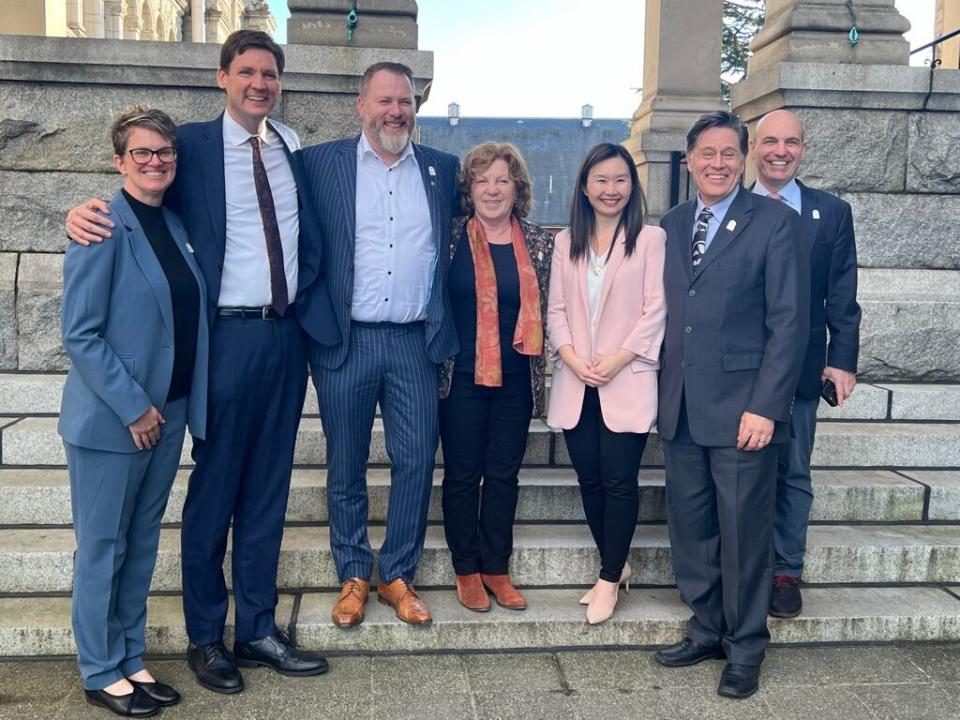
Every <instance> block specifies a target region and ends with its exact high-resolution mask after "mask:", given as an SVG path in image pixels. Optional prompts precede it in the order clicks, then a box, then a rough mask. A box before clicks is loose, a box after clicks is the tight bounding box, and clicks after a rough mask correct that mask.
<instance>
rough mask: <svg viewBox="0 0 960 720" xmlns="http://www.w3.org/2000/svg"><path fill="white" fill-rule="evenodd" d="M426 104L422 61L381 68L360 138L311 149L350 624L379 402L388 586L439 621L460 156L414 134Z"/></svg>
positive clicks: (323, 358) (417, 619) (369, 86)
mask: <svg viewBox="0 0 960 720" xmlns="http://www.w3.org/2000/svg"><path fill="white" fill-rule="evenodd" d="M414 103H415V101H414V81H413V74H412V72H411V71H410V68H408V67H406V66H405V65H401V64H399V63H387V62H385V63H377V64H376V65H372V66H371V67H369V68H367V70H366V72H364V74H363V78H362V80H361V88H360V95H359V97H358V99H357V111H358V113H359V115H360V119H361V121H362V124H363V130H362V132H361V134H360V135H359V136H356V137H352V138H348V139H344V140H337V141H334V142H329V143H324V144H321V145H314V146H312V147H308V148H306V149H304V150H303V160H304V165H305V171H306V176H307V185H308V187H307V192H308V194H310V195H311V196H312V199H313V201H314V206H315V208H316V210H317V213H318V215H319V218H320V220H319V222H320V227H321V230H322V232H323V235H324V240H325V248H326V251H325V253H324V255H323V259H322V266H321V267H320V269H319V273H320V276H321V277H325V279H326V282H327V284H328V286H329V290H330V297H331V300H332V303H333V308H334V315H335V317H336V319H337V324H338V327H339V330H340V337H341V338H342V341H341V342H340V343H338V344H336V345H323V344H320V343H314V345H313V347H312V349H311V351H310V367H311V371H312V374H313V381H314V385H315V386H316V389H317V396H318V398H319V401H320V417H321V420H322V422H323V431H324V435H325V436H326V439H327V460H328V463H329V471H328V478H327V501H328V506H329V511H330V546H331V550H332V552H333V557H334V561H335V562H336V566H337V574H338V576H339V581H340V583H341V584H342V591H341V595H340V599H339V600H338V602H337V604H336V605H335V606H334V608H333V621H334V623H335V624H337V625H339V626H341V627H349V626H351V625H357V624H359V623H361V622H362V621H363V617H364V608H365V605H366V600H367V595H368V593H369V590H370V577H371V574H372V571H373V553H372V550H371V548H370V541H369V539H368V536H367V510H368V500H367V487H366V463H367V457H368V454H369V449H370V436H371V432H372V428H373V422H374V415H375V412H376V406H377V405H378V404H379V405H380V410H381V415H382V418H383V429H384V435H385V438H386V449H387V454H388V455H389V457H390V462H391V483H390V497H389V508H388V514H387V528H386V537H385V539H384V542H383V545H382V546H381V548H380V555H379V563H378V565H379V567H378V575H379V584H378V588H377V592H378V596H379V600H380V601H381V602H383V603H386V604H389V605H391V606H392V607H393V608H394V609H395V610H396V613H397V617H399V618H400V619H401V620H403V621H405V622H408V623H413V624H423V623H429V622H430V621H431V616H430V611H429V610H428V609H427V607H426V605H425V604H424V603H423V601H422V599H421V598H420V597H419V596H418V595H417V594H416V591H415V590H414V588H413V585H412V582H413V577H414V574H415V572H416V567H417V562H418V561H419V559H420V554H421V552H422V551H423V542H424V535H425V533H426V520H427V507H428V503H429V500H430V491H431V487H432V481H433V465H434V458H435V455H436V450H437V441H438V427H437V365H438V363H440V362H442V361H443V360H444V359H446V358H448V357H450V356H452V355H454V354H456V352H457V351H458V347H457V339H456V332H455V330H454V327H453V323H452V319H451V312H450V307H449V300H448V299H447V292H446V287H445V286H446V275H447V265H448V258H449V243H450V237H451V219H452V217H453V216H454V215H455V214H456V211H457V208H458V206H459V203H458V195H457V189H456V188H457V185H456V180H457V172H458V169H459V161H458V160H457V158H456V157H454V156H453V155H449V154H447V153H443V152H440V151H438V150H434V149H432V148H428V147H424V146H420V145H416V144H414V143H412V142H411V135H412V133H413V129H414V127H415V123H416V118H415V104H414Z"/></svg>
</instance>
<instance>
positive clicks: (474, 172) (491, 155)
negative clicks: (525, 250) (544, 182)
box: [458, 142, 533, 218]
mask: <svg viewBox="0 0 960 720" xmlns="http://www.w3.org/2000/svg"><path fill="white" fill-rule="evenodd" d="M497 160H503V161H504V162H505V163H507V168H508V169H509V172H510V179H511V180H513V182H514V184H515V185H516V186H517V194H516V196H515V197H514V199H513V214H514V215H516V216H517V217H522V218H523V217H526V216H527V215H529V214H530V211H531V210H532V209H533V183H532V182H531V181H530V173H528V172H527V164H526V163H525V162H524V161H523V155H521V154H520V150H518V149H517V147H516V145H512V144H510V143H497V142H485V143H483V144H482V145H477V146H476V147H474V148H471V149H470V150H469V151H468V152H467V155H466V157H464V158H463V165H462V166H461V167H460V177H459V178H458V183H459V185H460V205H461V207H462V208H463V212H464V214H466V215H467V216H470V215H473V213H474V210H475V208H474V207H473V199H472V198H471V197H470V187H471V186H472V185H473V181H474V180H476V179H477V176H478V175H480V173H483V172H486V171H487V170H488V169H489V168H490V166H491V165H493V163H494V162H496V161H497Z"/></svg>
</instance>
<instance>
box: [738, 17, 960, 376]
mask: <svg viewBox="0 0 960 720" xmlns="http://www.w3.org/2000/svg"><path fill="white" fill-rule="evenodd" d="M853 7H854V11H855V13H856V16H857V27H858V28H859V29H860V36H859V39H858V42H857V45H856V46H852V45H851V44H850V41H849V39H848V35H847V31H848V30H849V24H848V23H849V19H848V18H847V16H846V9H845V3H843V2H839V0H838V1H837V2H825V1H824V0H768V2H767V12H768V15H767V23H768V24H767V26H765V27H764V29H763V30H761V32H760V33H759V34H758V35H757V38H756V39H755V41H754V45H753V49H754V51H755V54H754V56H753V57H752V58H751V59H750V62H749V64H748V67H747V76H746V77H745V78H744V79H743V80H741V81H740V82H739V83H737V84H736V85H734V86H733V88H732V105H733V109H734V110H735V111H736V112H737V113H738V114H739V115H740V117H741V118H742V119H743V120H744V121H746V122H748V123H749V124H750V125H751V127H754V126H755V124H756V121H757V120H758V119H759V118H760V117H762V116H763V115H764V114H766V113H768V112H770V111H772V110H776V109H777V108H789V109H791V110H793V111H794V112H796V113H797V114H798V115H799V116H800V118H801V119H802V121H803V123H804V128H805V131H806V137H807V142H808V146H809V147H808V150H807V153H806V155H805V156H804V158H803V163H802V165H801V167H800V170H799V176H800V178H801V179H802V180H803V181H804V182H806V183H807V184H809V185H811V186H813V187H819V188H822V189H825V190H829V191H830V192H833V193H836V194H838V195H839V196H840V197H841V198H843V199H844V200H846V201H847V202H848V203H850V206H851V208H852V210H853V219H854V225H855V229H856V238H857V262H858V265H859V267H860V271H859V277H860V285H859V290H858V299H859V301H860V305H861V307H862V308H863V321H862V324H861V332H860V337H861V343H860V362H859V371H860V377H861V378H862V379H864V380H869V381H875V382H877V381H879V382H882V381H901V382H917V381H921V382H924V381H926V382H929V381H933V380H937V381H949V382H957V381H960V360H958V357H957V353H956V337H957V333H958V332H960V322H955V318H957V317H958V313H957V308H958V307H960V252H958V250H957V247H956V242H951V241H954V240H955V238H956V234H957V231H956V208H957V205H958V202H960V174H958V173H957V169H956V168H957V154H956V148H957V145H958V143H960V112H958V111H960V70H942V69H937V68H933V67H911V66H909V65H908V64H907V63H908V51H907V43H906V40H904V39H903V38H902V37H901V36H900V35H899V33H901V32H904V31H905V30H906V29H908V27H909V24H908V23H907V21H906V20H905V19H904V18H902V17H901V16H900V15H899V13H897V12H896V9H895V8H894V6H893V2H892V0H891V1H889V2H887V1H885V0H871V2H870V3H869V4H867V3H862V2H855V3H854V6H853ZM845 26H846V27H845ZM752 166H753V163H752V162H748V164H747V167H748V169H752ZM747 179H748V181H749V180H750V177H749V175H748V178H747ZM804 212H806V210H804ZM810 212H812V210H811V211H810Z"/></svg>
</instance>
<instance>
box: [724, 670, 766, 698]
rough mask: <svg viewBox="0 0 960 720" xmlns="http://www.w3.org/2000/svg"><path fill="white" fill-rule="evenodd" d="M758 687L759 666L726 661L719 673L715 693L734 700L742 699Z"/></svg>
mask: <svg viewBox="0 0 960 720" xmlns="http://www.w3.org/2000/svg"><path fill="white" fill-rule="evenodd" d="M759 689H760V666H759V665H739V664H737V663H727V665H726V667H725V668H723V674H722V675H720V686H719V687H718V688H717V694H718V695H723V696H724V697H728V698H733V699H735V700H743V699H744V698H748V697H750V696H751V695H753V694H754V693H755V692H756V691H757V690H759Z"/></svg>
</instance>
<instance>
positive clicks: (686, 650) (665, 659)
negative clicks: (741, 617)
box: [653, 638, 726, 667]
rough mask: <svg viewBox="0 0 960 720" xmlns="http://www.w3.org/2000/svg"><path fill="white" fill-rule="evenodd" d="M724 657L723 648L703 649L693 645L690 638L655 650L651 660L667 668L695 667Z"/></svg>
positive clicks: (703, 647) (700, 646)
mask: <svg viewBox="0 0 960 720" xmlns="http://www.w3.org/2000/svg"><path fill="white" fill-rule="evenodd" d="M724 657H726V655H724V653H723V648H722V647H720V646H719V645H717V646H716V647H705V646H703V645H699V644H697V643H695V642H694V641H693V640H691V639H690V638H684V639H683V640H681V641H680V642H678V643H676V644H674V645H670V646H668V647H665V648H663V650H657V651H656V652H655V653H654V654H653V659H654V660H656V661H657V662H658V663H660V664H661V665H666V666H667V667H686V666H687V665H696V664H697V663H698V662H703V661H704V660H719V659H721V658H724Z"/></svg>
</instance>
